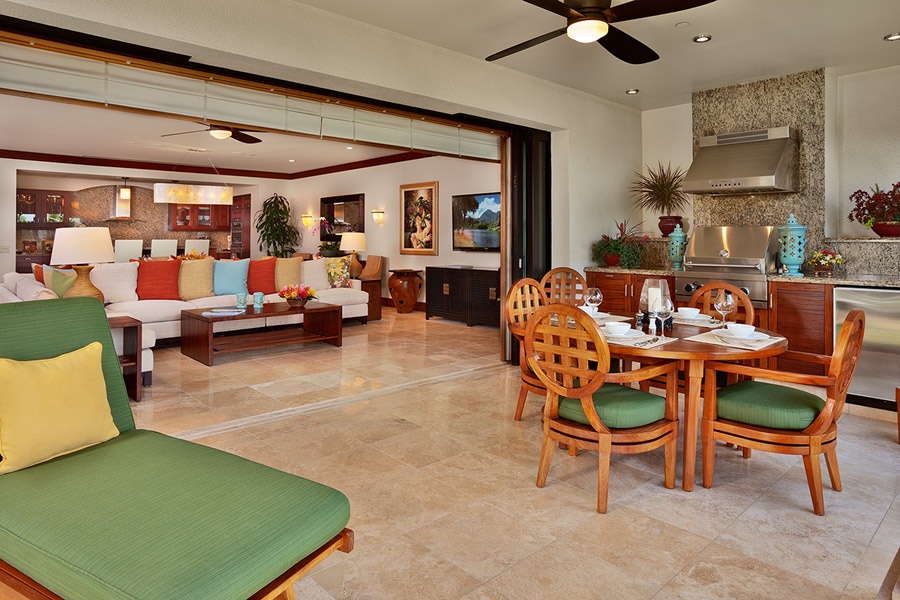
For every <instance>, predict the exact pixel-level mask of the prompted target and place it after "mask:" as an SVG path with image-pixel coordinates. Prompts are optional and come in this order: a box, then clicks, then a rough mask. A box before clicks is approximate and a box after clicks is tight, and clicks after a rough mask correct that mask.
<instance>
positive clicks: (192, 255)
mask: <svg viewBox="0 0 900 600" xmlns="http://www.w3.org/2000/svg"><path fill="white" fill-rule="evenodd" d="M170 258H172V259H179V260H203V259H204V258H209V255H207V254H206V252H197V249H196V248H191V251H190V252H188V253H187V254H179V255H178V256H171V257H170Z"/></svg>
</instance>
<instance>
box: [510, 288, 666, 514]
mask: <svg viewBox="0 0 900 600" xmlns="http://www.w3.org/2000/svg"><path fill="white" fill-rule="evenodd" d="M525 355H526V356H527V357H528V364H529V366H530V367H531V369H532V370H533V371H534V372H535V374H537V376H538V378H539V379H540V380H541V381H542V382H543V384H544V386H545V387H546V388H547V394H546V400H545V402H544V424H543V428H544V439H543V443H542V445H541V459H540V464H539V466H538V476H537V486H538V487H540V488H542V487H544V485H545V484H546V483H547V474H548V472H549V470H550V461H551V459H552V458H553V452H554V446H555V445H556V444H557V443H558V444H561V445H565V446H568V448H569V449H570V450H577V449H584V450H593V451H596V452H597V453H598V468H597V512H600V513H605V512H606V509H607V503H608V496H609V464H610V454H638V453H641V452H649V451H651V450H655V449H656V448H659V447H663V448H664V457H665V458H664V463H665V469H664V471H665V478H664V479H665V486H666V487H667V488H669V489H671V488H673V487H675V460H676V448H677V443H678V389H677V386H676V380H675V373H676V371H677V369H678V363H677V361H669V362H664V363H660V364H656V365H652V366H646V367H641V368H640V369H635V370H633V371H626V372H623V373H610V372H609V366H608V365H609V347H608V346H607V345H606V338H605V337H604V336H603V333H602V332H601V331H600V328H599V326H598V325H597V322H596V321H595V320H594V319H593V317H591V316H590V315H589V314H587V313H586V312H585V311H583V310H581V309H578V308H575V307H571V306H566V305H565V304H551V305H548V306H545V307H541V308H538V309H537V310H536V311H535V312H534V314H532V315H531V317H530V318H529V320H528V327H527V328H526V330H525ZM662 375H665V376H666V377H667V385H666V395H665V396H658V395H656V394H651V393H648V392H642V391H640V390H637V389H634V388H632V387H630V384H631V383H635V382H639V381H641V380H643V379H646V378H649V377H659V376H662Z"/></svg>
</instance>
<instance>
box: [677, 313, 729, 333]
mask: <svg viewBox="0 0 900 600" xmlns="http://www.w3.org/2000/svg"><path fill="white" fill-rule="evenodd" d="M672 320H673V322H675V323H678V324H679V325H694V326H696V327H706V328H707V329H712V328H714V327H721V326H722V322H721V321H719V320H718V319H714V318H712V317H710V318H709V319H685V318H684V317H679V316H678V314H677V313H676V314H674V315H672Z"/></svg>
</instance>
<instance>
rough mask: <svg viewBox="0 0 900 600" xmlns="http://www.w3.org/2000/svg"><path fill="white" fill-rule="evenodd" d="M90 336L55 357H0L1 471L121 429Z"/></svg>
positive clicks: (83, 445)
mask: <svg viewBox="0 0 900 600" xmlns="http://www.w3.org/2000/svg"><path fill="white" fill-rule="evenodd" d="M102 353H103V346H102V345H101V344H100V342H91V343H90V344H88V345H87V346H85V347H84V348H81V349H79V350H75V351H73V352H67V353H65V354H62V355H60V356H57V357H56V358H47V359H42V360H30V361H17V360H12V359H9V358H0V388H2V389H3V396H2V398H0V456H2V459H0V473H11V472H13V471H18V470H19V469H24V468H26V467H29V466H31V465H34V464H37V463H42V462H44V461H47V460H50V459H51V458H55V457H57V456H61V455H63V454H68V453H70V452H75V451H77V450H81V449H82V448H86V447H88V446H92V445H94V444H99V443H100V442H105V441H106V440H109V439H112V438H114V437H116V436H117V435H119V430H118V429H116V425H115V423H113V419H112V414H111V413H110V410H109V403H108V402H107V401H106V383H105V381H104V379H103V369H102V366H101V356H102Z"/></svg>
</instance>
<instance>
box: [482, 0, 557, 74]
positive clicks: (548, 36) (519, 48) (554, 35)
mask: <svg viewBox="0 0 900 600" xmlns="http://www.w3.org/2000/svg"><path fill="white" fill-rule="evenodd" d="M553 1H555V0H553ZM565 32H566V28H565V27H563V28H562V29H557V30H556V31H551V32H550V33H545V34H544V35H539V36H538V37H536V38H534V39H530V40H528V41H527V42H522V43H521V44H516V45H515V46H512V47H511V48H507V49H506V50H501V51H500V52H497V53H496V54H491V55H490V56H488V57H487V58H486V59H484V60H487V61H493V60H497V59H498V58H503V57H504V56H509V55H510V54H515V53H516V52H521V51H522V50H527V49H528V48H531V47H532V46H537V45H538V44H543V43H544V42H547V41H549V40H552V39H553V38H557V37H559V36H561V35H563V34H564V33H565Z"/></svg>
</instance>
